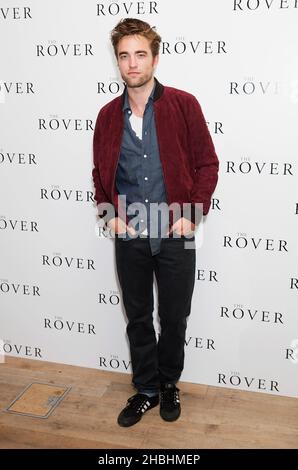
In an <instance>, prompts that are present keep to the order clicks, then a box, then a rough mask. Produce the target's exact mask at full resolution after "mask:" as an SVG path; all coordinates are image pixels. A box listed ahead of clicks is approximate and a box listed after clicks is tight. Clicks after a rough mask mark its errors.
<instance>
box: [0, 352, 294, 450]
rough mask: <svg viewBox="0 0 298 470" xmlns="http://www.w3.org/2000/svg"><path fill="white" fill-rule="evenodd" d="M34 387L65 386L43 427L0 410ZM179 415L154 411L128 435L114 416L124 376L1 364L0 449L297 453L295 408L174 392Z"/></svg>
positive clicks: (212, 390) (21, 362) (287, 401)
mask: <svg viewBox="0 0 298 470" xmlns="http://www.w3.org/2000/svg"><path fill="white" fill-rule="evenodd" d="M34 381H40V382H46V383H53V384H57V385H67V386H71V387H72V389H71V391H70V392H69V394H68V395H67V396H66V397H65V399H64V400H63V401H62V402H61V404H60V405H59V406H58V407H57V408H56V409H55V410H54V412H53V413H52V415H51V416H50V417H49V418H48V419H38V418H31V417H26V416H17V415H13V414H10V413H7V412H4V411H3V410H4V409H5V408H6V407H7V406H8V405H9V404H10V403H11V402H12V401H13V400H14V399H15V398H16V397H17V395H18V394H19V393H20V392H21V391H23V389H24V388H25V387H26V386H27V385H28V384H30V383H31V382H34ZM178 386H179V388H180V390H181V393H180V396H181V403H182V413H181V417H180V419H179V420H178V421H176V422H174V423H168V422H165V421H163V420H162V419H161V418H160V416H159V410H158V407H156V408H154V409H153V410H150V411H148V412H147V413H146V415H144V417H143V418H142V420H141V421H140V422H139V423H137V424H136V425H135V426H132V427H130V428H121V427H120V426H118V424H117V422H116V420H117V416H118V413H119V412H120V410H121V409H122V408H123V406H124V405H125V404H126V400H127V398H128V397H129V396H131V395H133V394H134V393H135V392H134V390H133V389H132V387H131V385H130V375H127V374H120V373H116V372H103V371H99V370H95V369H87V368H81V367H74V366H67V365H61V364H55V363H50V362H40V361H33V360H27V359H26V360H25V359H16V358H6V362H5V363H4V364H0V448H2V449H8V448H9V449H12V448H28V449H29V448H47V449H49V448H82V449H83V448H97V449H112V448H118V449H122V448H129V449H152V448H153V449H154V448H157V449H190V448H196V449H206V448H211V449H215V448H221V449H225V448H230V449H231V448H232V449H235V448H253V449H256V448H270V449H272V448H295V449H297V448H298V400H297V399H294V398H286V397H277V396H272V395H266V394H263V393H254V392H242V391H238V390H237V391H236V390H230V389H224V388H218V387H210V386H205V385H195V384H189V383H185V382H184V383H182V382H180V383H179V384H178Z"/></svg>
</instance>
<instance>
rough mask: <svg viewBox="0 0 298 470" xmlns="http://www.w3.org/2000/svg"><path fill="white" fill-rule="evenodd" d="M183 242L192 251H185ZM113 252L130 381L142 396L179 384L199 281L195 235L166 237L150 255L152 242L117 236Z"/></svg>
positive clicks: (145, 239)
mask: <svg viewBox="0 0 298 470" xmlns="http://www.w3.org/2000/svg"><path fill="white" fill-rule="evenodd" d="M189 240H192V242H191V241H189ZM185 241H187V244H188V245H189V244H191V245H192V248H185V245H184V242H185ZM115 254H116V266H117V274H118V278H119V282H120V286H121V290H122V296H123V304H124V307H125V311H126V315H127V319H128V324H127V329H126V331H127V335H128V339H129V344H130V353H131V363H132V370H133V377H132V383H133V385H134V386H135V388H136V389H137V390H138V391H139V392H144V391H147V392H149V391H158V390H159V387H160V384H161V383H168V382H170V383H176V382H177V381H178V380H179V377H180V375H181V373H182V370H183V366H184V345H185V332H186V326H187V317H188V315H189V314H190V311H191V299H192V294H193V289H194V280H195V265H196V250H195V237H192V238H191V239H187V238H185V237H182V238H164V239H162V243H161V250H160V252H159V253H158V254H157V255H155V256H152V254H151V251H150V245H149V240H148V238H140V237H137V238H134V239H132V240H129V241H124V240H122V239H121V238H118V237H117V236H116V238H115ZM153 273H155V277H156V281H157V288H158V289H157V290H158V314H159V320H160V330H161V333H160V336H159V339H158V341H157V338H156V333H155V330H154V326H153V309H154V305H153V302H154V297H153Z"/></svg>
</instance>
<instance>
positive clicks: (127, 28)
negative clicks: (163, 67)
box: [111, 18, 161, 58]
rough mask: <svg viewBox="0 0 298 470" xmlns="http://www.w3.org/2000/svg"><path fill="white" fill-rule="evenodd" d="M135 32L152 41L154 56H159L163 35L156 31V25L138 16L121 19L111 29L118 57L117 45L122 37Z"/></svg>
mask: <svg viewBox="0 0 298 470" xmlns="http://www.w3.org/2000/svg"><path fill="white" fill-rule="evenodd" d="M133 34H137V35H139V36H143V37H144V38H147V39H148V40H149V42H150V48H151V52H152V55H153V57H155V56H157V54H158V53H159V45H160V42H161V37H160V35H159V34H157V32H156V31H155V26H152V27H151V26H150V24H149V23H146V21H142V20H138V19H137V18H124V19H122V20H120V21H119V23H118V24H117V25H116V26H115V28H114V29H113V30H112V31H111V41H112V45H113V48H114V52H115V56H116V57H117V58H118V56H117V47H118V44H119V41H120V39H122V38H123V37H124V36H131V35H133Z"/></svg>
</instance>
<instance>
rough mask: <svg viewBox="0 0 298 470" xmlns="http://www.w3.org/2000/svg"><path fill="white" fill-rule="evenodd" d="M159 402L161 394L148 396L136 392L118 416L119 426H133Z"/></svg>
mask: <svg viewBox="0 0 298 470" xmlns="http://www.w3.org/2000/svg"><path fill="white" fill-rule="evenodd" d="M158 403H159V395H156V396H154V397H148V395H145V394H143V393H136V394H135V395H133V396H132V397H130V398H129V399H128V400H127V405H126V407H125V408H123V410H122V411H121V413H120V414H119V416H118V424H119V426H125V427H127V426H132V425H133V424H136V423H137V422H138V421H140V419H141V418H142V416H143V414H144V413H145V412H146V411H148V410H150V409H151V408H154V407H155V406H157V405H158Z"/></svg>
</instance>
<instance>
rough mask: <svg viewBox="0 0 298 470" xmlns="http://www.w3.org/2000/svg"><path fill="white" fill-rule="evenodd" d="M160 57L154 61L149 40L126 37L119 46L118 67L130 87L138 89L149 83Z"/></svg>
mask: <svg viewBox="0 0 298 470" xmlns="http://www.w3.org/2000/svg"><path fill="white" fill-rule="evenodd" d="M157 63H158V56H156V57H155V58H154V59H153V56H152V52H151V49H150V45H149V41H148V39H146V38H144V37H143V36H137V35H131V36H125V37H124V38H122V39H121V40H120V41H119V44H118V67H119V70H120V73H121V77H122V79H123V80H124V81H125V83H126V84H127V86H128V87H131V88H138V87H141V86H142V85H145V84H146V83H148V82H149V81H150V80H151V78H152V76H153V74H154V66H155V65H157Z"/></svg>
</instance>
